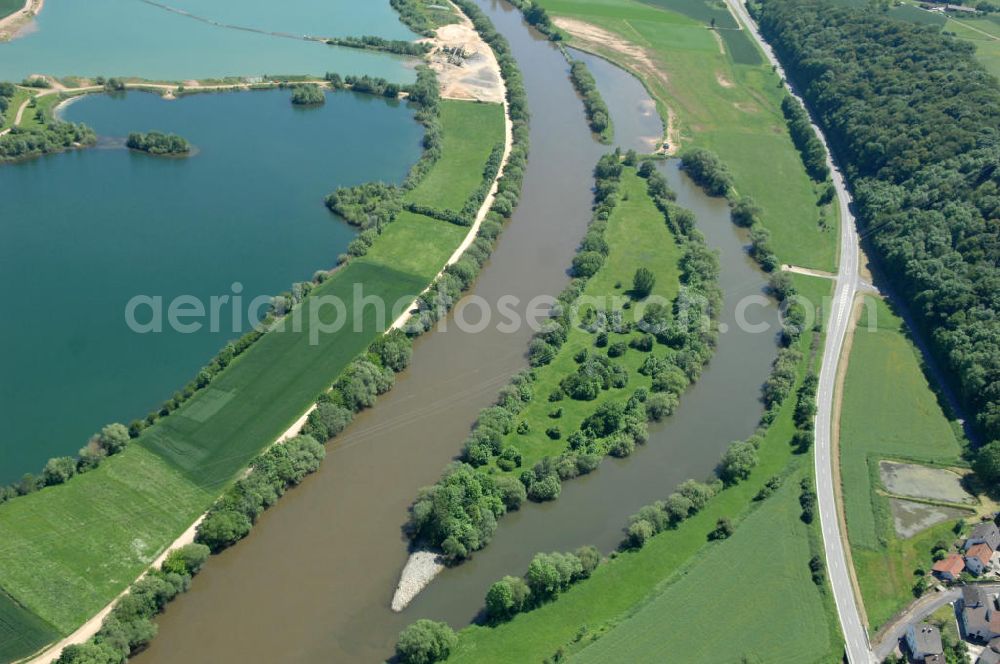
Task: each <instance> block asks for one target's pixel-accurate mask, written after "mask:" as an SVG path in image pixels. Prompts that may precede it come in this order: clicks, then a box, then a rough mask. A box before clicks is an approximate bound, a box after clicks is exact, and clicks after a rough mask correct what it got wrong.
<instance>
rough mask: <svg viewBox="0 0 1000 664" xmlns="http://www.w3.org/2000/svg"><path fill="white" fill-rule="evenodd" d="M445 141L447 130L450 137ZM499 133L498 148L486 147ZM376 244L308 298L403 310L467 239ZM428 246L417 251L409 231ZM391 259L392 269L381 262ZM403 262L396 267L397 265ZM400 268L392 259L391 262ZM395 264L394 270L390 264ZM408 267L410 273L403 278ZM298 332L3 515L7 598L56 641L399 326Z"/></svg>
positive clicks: (436, 225)
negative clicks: (112, 452)
mask: <svg viewBox="0 0 1000 664" xmlns="http://www.w3.org/2000/svg"><path fill="white" fill-rule="evenodd" d="M446 130H447V127H446ZM496 138H497V137H496V136H492V137H490V140H491V141H495V140H496ZM402 221H403V226H402V228H401V229H399V230H398V231H393V232H390V233H386V235H385V236H384V237H381V238H379V240H378V242H376V244H375V245H374V247H373V248H372V250H371V252H370V255H369V256H368V257H366V259H365V260H358V261H353V262H352V263H351V264H349V265H348V266H346V267H345V268H343V269H342V270H340V271H338V272H337V273H336V274H335V275H334V276H333V277H332V278H330V279H328V280H327V281H326V282H324V283H323V284H322V285H320V286H319V287H317V288H316V289H315V291H314V292H313V295H314V297H313V298H312V299H311V301H313V302H316V301H318V296H324V295H325V296H336V297H339V298H340V299H341V300H342V301H343V302H344V303H345V304H346V307H347V311H346V313H347V315H348V317H349V316H350V315H351V313H353V311H354V306H355V304H354V298H353V291H354V286H355V284H364V286H365V288H366V294H368V295H374V294H378V295H380V296H381V297H382V298H383V299H384V301H385V302H387V303H388V304H389V305H392V304H393V303H395V302H397V301H409V300H412V298H413V297H414V296H415V295H416V294H417V293H419V292H420V291H421V290H422V289H423V287H424V286H425V285H426V284H427V281H428V279H430V278H432V277H433V275H434V274H436V273H437V271H438V270H439V269H440V268H441V265H442V263H443V262H444V260H445V258H446V257H447V256H448V255H450V253H451V252H452V251H453V250H454V247H455V246H456V245H457V244H458V242H459V241H460V237H461V236H462V234H461V233H456V229H455V228H453V227H451V226H450V225H449V224H443V223H440V222H437V221H435V220H431V219H426V218H406V219H403V220H402ZM419 223H423V224H424V225H423V226H422V227H421V228H420V235H421V240H422V245H421V246H422V247H424V248H425V249H426V248H429V247H433V248H434V250H433V251H423V252H421V253H415V252H413V247H412V246H411V245H412V238H413V236H414V235H415V231H414V229H413V226H414V225H416V224H419ZM382 252H385V253H384V256H386V258H385V259H382V260H380V259H379V257H380V256H381V255H383V254H382ZM404 255H405V256H408V261H406V262H405V265H400V262H399V261H398V260H394V259H395V258H397V257H399V256H404ZM393 261H394V262H393ZM390 262H392V263H391V264H393V265H395V266H396V267H388V266H387V265H388V264H390ZM399 267H403V268H405V269H399ZM296 311H298V312H300V313H301V314H302V315H303V320H302V326H301V328H300V329H299V330H298V331H296V330H294V329H287V328H291V327H294V325H292V324H291V322H289V324H288V325H284V324H282V325H281V330H279V331H276V332H273V333H270V334H266V335H264V336H263V337H262V338H261V339H260V341H258V342H257V343H256V344H254V345H253V346H252V347H251V348H250V349H249V350H248V351H247V352H246V353H245V354H243V355H241V356H240V357H238V358H237V359H236V360H234V361H233V362H232V364H231V365H230V366H229V367H227V369H226V370H225V371H223V372H222V373H221V374H220V375H219V376H218V377H217V378H216V379H215V380H213V381H212V383H211V386H210V387H208V388H207V389H204V390H200V391H199V392H197V393H196V394H195V395H194V396H193V397H192V398H191V399H190V400H189V401H188V402H187V403H185V405H184V406H182V407H181V408H180V409H179V410H177V411H176V412H175V413H174V414H173V415H172V416H171V417H167V418H163V419H162V420H159V421H158V422H157V423H156V424H155V425H154V426H152V427H151V428H149V429H147V430H146V431H145V432H144V433H143V435H142V436H141V437H140V438H139V439H138V440H137V441H136V443H134V444H132V445H130V446H129V447H128V448H127V449H126V450H125V451H124V452H123V453H122V454H121V455H118V456H116V457H115V458H113V459H110V460H109V461H108V462H106V463H105V464H102V465H101V467H100V468H98V469H96V470H94V471H91V472H90V473H87V474H85V475H82V476H80V477H77V478H74V480H73V481H72V482H69V483H67V484H65V485H61V486H57V487H50V488H47V489H45V490H44V491H40V492H38V493H36V494H32V495H30V496H25V497H23V498H18V499H16V500H14V501H11V502H10V503H8V504H5V505H4V506H3V507H2V508H0V549H2V550H3V558H4V562H5V564H4V566H3V569H2V571H0V587H3V588H4V589H5V590H6V591H7V592H9V593H11V595H12V596H14V597H16V598H17V599H18V600H19V601H20V602H22V603H23V604H24V605H25V606H27V607H28V608H30V609H32V610H34V611H35V612H36V613H38V614H39V615H40V616H43V617H45V618H46V619H48V620H49V621H50V622H52V623H53V624H54V625H56V626H57V627H58V628H59V629H60V630H61V631H63V632H69V631H71V630H72V629H73V628H75V627H76V626H77V625H79V624H80V623H81V622H83V621H84V620H85V619H86V618H87V617H89V616H90V615H92V614H93V613H95V612H96V611H97V610H98V609H100V608H101V607H102V606H103V605H104V604H106V603H107V601H108V600H109V599H110V598H111V597H113V596H114V595H115V594H117V593H118V592H120V590H121V589H122V588H124V587H125V586H126V585H127V584H128V583H129V582H130V581H131V580H132V579H134V578H135V577H136V576H137V575H138V574H139V573H140V572H141V571H142V570H143V569H144V568H145V567H146V565H148V564H149V562H150V561H151V560H152V559H153V558H155V556H156V555H157V554H158V553H159V552H160V551H161V550H162V548H163V547H164V546H165V545H166V544H167V543H169V542H170V541H172V540H173V539H174V538H175V537H176V536H177V535H178V534H179V533H180V532H182V531H183V530H184V528H186V527H187V526H188V525H189V524H190V523H191V522H192V521H194V519H195V518H196V517H197V516H198V515H199V514H201V513H202V512H204V511H205V509H206V508H207V507H208V506H209V504H210V503H211V501H212V499H213V498H214V497H215V496H216V495H218V493H219V491H220V490H221V488H222V487H223V486H224V485H226V484H227V483H229V482H230V481H231V480H232V479H233V477H235V475H236V474H237V473H239V472H240V471H241V470H242V469H243V468H245V467H246V465H247V462H248V461H249V460H250V459H251V458H253V457H254V456H255V455H256V454H257V453H259V452H260V450H261V449H262V448H263V447H264V446H266V445H268V444H269V443H271V442H272V441H274V440H275V439H276V438H277V437H278V435H280V434H281V433H282V432H283V431H285V430H286V429H287V428H288V426H289V425H291V424H292V422H293V421H294V420H295V418H296V417H297V416H298V415H299V414H300V413H302V412H303V411H304V410H305V409H306V408H307V407H308V406H309V404H310V403H312V402H313V401H314V400H315V398H316V395H317V394H319V393H320V392H322V391H323V390H325V389H326V388H328V387H329V386H330V383H331V382H332V380H333V379H334V377H336V376H337V375H338V374H340V372H341V371H342V370H343V369H344V367H346V366H347V365H348V363H349V362H350V361H351V360H352V359H353V358H354V357H355V356H356V355H357V354H358V353H360V352H361V351H363V350H364V349H365V348H366V347H367V345H368V344H369V343H370V342H371V341H372V340H373V339H374V338H375V337H376V336H378V335H379V334H381V332H382V331H384V330H385V328H386V327H387V326H388V324H389V323H390V322H391V321H388V320H378V319H377V318H376V315H375V309H374V308H373V307H368V308H367V309H366V311H365V313H364V315H362V316H361V317H360V318H359V319H358V323H359V329H358V330H357V331H356V330H354V329H352V326H351V325H350V324H348V325H347V326H345V327H344V329H342V330H341V331H340V332H338V333H336V334H329V333H328V334H318V335H317V341H318V343H316V344H315V345H313V344H311V343H310V338H309V337H310V333H311V332H314V331H318V329H319V326H320V324H322V323H323V322H326V323H330V322H332V317H333V315H334V314H333V308H332V307H328V308H327V309H326V310H325V311H317V312H316V313H317V319H316V321H311V320H309V318H310V316H309V315H308V314H309V313H310V310H309V309H308V308H307V307H304V306H302V307H300V308H299V309H297V310H296Z"/></svg>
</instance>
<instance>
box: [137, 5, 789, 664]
mask: <svg viewBox="0 0 1000 664" xmlns="http://www.w3.org/2000/svg"><path fill="white" fill-rule="evenodd" d="M480 4H481V6H482V7H483V8H484V9H485V10H486V11H487V12H488V13H489V15H490V16H491V18H492V19H493V21H494V23H495V25H496V26H497V28H498V29H499V30H500V31H501V32H502V33H503V34H504V35H505V36H506V37H507V38H508V40H509V41H510V42H511V45H512V47H513V51H514V53H515V55H516V57H517V58H518V60H519V62H520V63H521V66H522V70H523V72H524V77H525V84H526V87H527V91H528V96H529V102H530V105H531V112H532V121H531V141H532V144H531V157H530V160H529V164H528V168H527V173H526V178H525V186H524V192H523V196H522V200H521V204H520V206H519V207H518V209H517V211H516V212H515V214H514V217H513V219H512V220H511V222H510V224H509V226H508V228H507V229H506V230H505V232H504V234H503V236H502V238H501V240H500V243H499V245H498V247H497V249H496V252H495V253H494V256H493V259H492V261H491V263H490V264H489V265H488V266H487V267H486V269H484V271H483V273H482V275H481V277H480V279H479V281H478V283H477V285H476V287H475V290H474V293H475V294H476V295H479V296H481V297H483V298H485V299H486V300H487V301H489V302H495V301H496V300H497V299H498V298H499V297H500V296H501V295H514V296H516V297H518V298H519V299H520V301H521V303H522V305H523V304H525V303H527V301H528V300H530V299H531V298H532V297H533V296H535V295H539V294H551V295H554V294H557V293H558V292H559V291H560V290H561V288H562V287H563V286H564V285H565V283H566V282H567V280H568V277H567V274H566V271H565V269H566V267H567V266H568V265H569V263H570V260H571V258H572V255H573V253H574V251H575V247H576V244H577V242H578V241H579V239H580V237H581V236H582V235H583V232H584V229H585V227H586V224H587V221H588V219H589V216H590V202H591V192H590V187H591V185H592V176H591V169H592V167H593V165H594V163H595V162H596V160H597V159H598V157H599V156H600V155H601V154H602V153H603V152H605V151H606V150H607V149H608V148H607V147H606V146H601V145H600V144H598V143H596V142H595V141H594V140H593V137H592V136H591V135H590V132H589V130H588V129H587V126H586V121H585V118H584V116H583V111H582V106H581V104H580V102H579V100H578V99H577V97H576V95H575V93H574V91H573V89H572V86H571V85H570V83H569V81H568V79H567V72H568V66H567V64H566V62H565V60H564V59H563V57H562V55H561V54H560V53H559V51H558V50H556V49H555V48H554V47H553V46H552V45H550V44H549V43H548V42H546V41H545V40H544V39H543V38H542V37H541V36H540V35H538V34H537V33H535V32H534V31H533V30H530V29H528V28H527V27H526V26H525V25H524V24H523V23H522V21H521V19H520V15H519V13H517V12H516V11H514V10H513V9H512V8H511V7H510V6H509V5H506V4H504V3H501V2H496V1H488V0H482V1H481V3H480ZM594 73H595V77H596V78H597V80H598V84H599V86H600V88H601V89H602V91H605V96H606V98H607V101H608V103H609V107H610V108H611V110H612V116H613V120H614V122H615V126H616V129H617V134H618V135H617V140H618V141H619V142H620V143H621V144H622V145H625V146H626V147H630V146H632V145H634V144H635V143H636V142H637V141H640V140H642V137H643V136H648V135H649V132H650V131H653V133H654V135H655V133H656V131H658V129H657V128H655V127H654V128H651V126H650V124H648V123H646V124H644V123H643V122H641V121H638V120H636V121H632V120H629V121H625V120H622V119H619V117H618V116H616V115H615V114H616V113H621V112H623V111H622V109H635V108H642V107H644V106H645V105H647V104H648V103H649V100H648V99H647V98H645V91H644V90H643V88H642V86H641V85H639V84H638V82H636V81H634V79H632V82H631V83H628V82H627V81H629V80H630V78H629V75H628V74H627V73H625V72H624V71H622V70H619V69H617V68H614V67H611V66H610V65H609V66H607V67H599V68H595V71H594ZM611 91H614V93H612V92H611ZM629 91H631V92H629ZM612 94H614V96H613V97H612V96H611V95H612ZM630 95H631V96H630ZM630 127H636V128H638V129H636V130H632V129H630ZM632 131H636V132H637V133H638V135H635V134H631V135H630V133H629V132H632ZM661 167H662V168H663V170H664V172H665V174H666V175H667V177H668V178H669V180H670V183H671V185H672V186H673V187H674V189H675V190H676V191H677V193H678V197H679V202H680V203H681V204H682V205H684V206H685V207H688V208H690V209H691V210H693V211H694V212H695V213H696V215H697V217H698V222H699V227H700V228H701V230H702V231H703V232H704V233H705V235H706V237H707V239H708V242H709V244H710V245H711V246H712V247H713V248H716V249H718V250H719V251H720V254H721V258H722V266H723V269H722V287H723V289H724V291H725V308H724V312H723V314H722V318H721V322H722V323H723V324H725V325H726V326H727V329H728V331H726V332H725V333H723V334H721V336H720V340H719V347H718V350H717V353H716V355H715V357H714V358H713V360H712V362H711V364H710V366H709V367H708V369H707V370H706V371H705V373H704V375H703V377H702V379H701V380H700V381H699V383H697V384H696V385H694V386H693V387H692V388H691V389H690V390H689V392H688V393H687V394H686V395H685V396H684V397H683V398H682V401H681V406H680V408H679V409H678V411H677V413H676V414H675V415H674V416H673V417H672V418H670V419H669V420H668V421H666V422H664V423H663V424H660V425H654V426H651V427H650V434H651V435H650V441H649V443H648V444H647V445H645V446H644V447H642V448H641V449H639V450H637V451H636V453H635V454H634V455H633V456H632V457H631V458H629V459H625V460H620V461H619V460H608V461H605V462H604V463H603V464H602V465H601V467H600V469H599V470H598V471H597V472H595V473H593V474H592V475H590V476H588V477H586V478H583V479H577V480H573V481H569V482H567V483H565V484H564V487H563V491H562V495H561V497H560V498H559V499H558V500H557V501H555V502H553V503H549V504H545V505H534V504H528V505H526V506H525V507H524V508H522V509H521V510H520V511H519V512H517V513H514V514H511V515H508V516H507V517H505V518H504V519H503V520H502V521H501V524H500V528H499V530H498V532H497V534H496V536H495V538H494V540H493V542H492V543H491V544H490V545H489V547H488V548H487V549H485V550H484V551H482V552H479V553H477V554H476V555H475V557H474V558H473V559H472V560H470V561H468V562H466V563H465V564H463V565H461V566H459V567H457V568H454V569H449V570H446V571H445V572H444V573H442V574H441V575H440V576H439V577H438V579H437V580H435V581H434V582H433V583H432V584H431V585H430V586H429V587H428V588H427V589H426V590H425V591H424V592H423V593H422V594H421V595H420V596H418V597H417V599H416V600H415V601H414V603H413V604H412V605H411V606H410V607H409V608H408V609H407V610H405V611H404V612H403V613H401V614H394V613H392V612H391V611H390V609H389V601H390V598H391V596H392V592H393V589H394V587H395V584H396V581H397V578H398V575H399V571H400V569H401V568H402V566H403V564H404V562H405V560H406V557H407V549H406V541H405V539H404V538H403V536H402V534H401V530H400V527H401V526H402V524H403V522H404V521H405V519H406V509H407V506H408V505H409V504H410V502H411V501H412V499H413V497H414V496H415V494H416V492H417V490H418V488H419V487H421V486H424V485H427V484H430V483H432V482H434V481H435V480H436V479H437V477H438V476H439V475H440V472H441V470H442V468H443V467H444V465H445V464H446V463H447V462H448V461H449V460H450V459H452V458H453V457H454V455H456V454H457V453H458V451H459V449H460V447H461V443H462V440H463V439H464V437H465V435H466V434H467V433H468V431H469V427H470V425H471V424H472V422H473V421H474V419H475V415H476V412H477V411H478V410H479V409H480V408H482V407H484V406H487V405H489V404H490V403H491V402H492V401H493V399H494V398H495V396H496V392H497V390H498V389H499V388H500V387H501V386H502V385H503V384H504V383H505V382H506V380H507V379H508V377H509V376H510V375H511V374H512V373H514V372H516V371H517V370H519V369H521V368H523V367H525V366H526V361H525V357H524V352H525V349H526V346H527V341H528V338H529V336H530V333H531V330H530V329H528V328H527V327H526V326H523V328H522V329H520V330H519V331H517V332H514V333H504V332H500V331H497V330H496V329H495V328H493V327H492V326H491V327H489V328H487V330H486V331H483V332H479V333H476V334H469V333H464V332H462V331H461V330H459V329H458V328H457V327H456V326H455V325H450V326H448V328H447V329H446V330H444V331H441V330H439V331H436V332H433V333H430V334H427V335H425V336H424V337H422V338H421V339H420V340H419V341H418V343H417V344H416V348H415V352H414V358H413V363H412V365H411V367H410V369H409V370H408V371H407V372H406V373H405V374H403V375H401V376H400V377H399V379H398V380H397V383H396V387H395V388H394V389H393V390H392V391H391V392H390V393H389V394H387V395H385V396H384V397H382V398H381V399H380V400H379V402H378V404H377V406H376V407H375V408H372V409H371V410H369V411H367V412H365V413H364V414H363V415H361V416H360V417H359V418H358V419H357V420H356V421H355V423H354V424H353V425H352V426H351V428H350V429H349V430H348V431H347V432H345V434H343V435H341V437H339V438H338V439H337V440H336V441H335V442H334V443H332V444H331V446H330V448H329V453H328V455H327V459H326V461H325V463H324V465H323V467H322V469H321V470H320V471H319V473H317V474H316V475H314V476H313V477H311V478H309V479H308V480H307V481H306V482H305V483H304V484H303V486H301V487H300V488H298V489H296V490H295V491H292V492H290V493H289V494H288V495H286V497H285V498H283V499H282V501H281V502H280V503H279V504H278V505H277V506H276V507H274V508H272V509H271V510H270V511H269V512H267V513H266V514H265V515H264V516H263V517H262V518H261V520H260V521H259V523H258V525H257V527H256V528H255V529H254V531H253V533H252V534H251V536H250V537H249V538H247V540H245V541H244V542H241V543H240V544H239V545H237V546H235V547H234V548H232V549H231V550H229V551H227V552H225V553H224V554H222V555H220V556H217V557H215V558H213V560H212V561H211V562H210V564H209V565H208V566H207V568H206V569H205V571H203V572H202V574H201V575H200V576H199V577H198V579H197V580H196V582H195V583H194V585H193V587H192V588H191V590H190V591H189V592H188V593H187V594H185V595H183V596H181V597H179V598H178V599H177V600H176V601H175V602H174V603H173V604H171V605H170V607H169V608H168V610H167V611H166V613H165V614H164V615H163V616H162V617H161V618H160V619H159V621H158V622H159V626H160V635H159V637H158V638H157V639H156V640H155V641H154V642H153V643H152V645H151V647H150V648H149V649H148V650H147V651H146V652H144V653H143V654H141V655H139V657H137V658H136V661H137V662H138V663H140V664H154V663H155V664H158V663H160V662H164V663H167V662H176V661H244V662H272V661H282V662H316V661H336V662H348V661H350V662H363V661H380V660H382V659H384V658H386V657H388V656H389V655H390V654H391V652H392V646H393V644H394V642H395V638H396V635H397V634H398V632H399V630H400V629H402V628H403V627H404V626H405V625H407V624H409V623H410V622H412V621H413V620H415V619H417V618H420V617H430V618H434V619H439V620H447V621H448V622H450V623H451V624H452V625H454V626H455V627H461V626H463V625H465V624H467V623H468V622H469V621H470V620H471V619H472V618H473V617H474V616H475V614H476V613H477V611H478V610H479V608H480V607H481V606H482V601H483V596H484V594H485V591H486V589H487V588H488V587H489V585H490V584H491V583H492V582H493V581H495V580H496V579H498V578H499V577H501V576H503V575H504V574H521V573H523V571H524V569H525V568H526V567H527V564H528V561H529V560H530V558H531V557H532V556H533V555H534V553H536V552H538V551H548V550H557V551H559V550H568V549H573V548H575V547H577V546H580V545H582V544H595V545H597V546H598V547H600V548H601V549H602V550H603V551H605V552H607V551H610V550H611V549H612V548H613V547H614V546H615V544H617V542H618V541H619V540H620V538H621V527H622V526H623V525H624V524H625V521H626V519H627V517H628V515H629V514H630V513H632V512H634V511H635V510H636V509H637V508H638V507H639V506H641V505H643V504H646V503H648V502H651V501H652V500H655V499H658V498H662V497H665V496H666V495H667V494H668V493H669V492H670V491H671V489H672V487H673V486H674V485H676V484H677V483H678V482H680V481H683V480H684V479H686V478H688V477H697V478H703V477H705V476H707V475H708V474H709V473H710V472H711V470H712V468H713V466H714V465H715V463H716V462H717V461H718V459H719V458H720V456H721V453H722V451H723V450H724V449H725V447H726V446H727V445H728V444H729V443H730V441H732V440H734V439H738V438H743V437H746V436H747V435H749V434H750V433H751V432H752V431H753V429H754V426H755V424H756V422H757V419H758V417H759V416H760V413H761V405H760V403H759V400H758V395H759V391H758V388H759V385H760V383H761V381H762V380H763V378H764V377H765V376H766V374H767V371H768V367H769V364H770V362H771V360H772V359H773V357H774V355H775V352H776V345H775V336H774V332H775V330H776V321H777V312H776V310H775V308H774V307H773V305H765V306H761V307H757V308H755V309H753V310H752V311H751V313H750V317H752V318H753V319H754V320H757V321H764V322H767V323H769V324H770V325H771V331H770V332H767V333H757V334H752V333H748V332H744V331H741V330H740V328H739V327H738V326H737V325H735V324H734V318H735V314H734V308H735V306H736V303H737V301H738V300H739V299H740V298H742V297H743V296H747V295H760V293H761V288H762V287H763V285H764V279H763V277H762V276H761V274H760V272H758V270H757V269H756V267H755V266H754V265H753V263H752V262H751V261H750V260H749V259H748V258H747V256H746V254H745V247H744V244H745V238H744V237H743V236H742V235H741V233H740V232H739V231H738V230H736V229H735V228H734V227H733V226H732V224H731V223H730V221H729V215H728V208H727V206H726V204H725V202H724V201H722V200H719V199H710V198H708V197H706V196H704V195H703V194H702V193H701V192H700V190H698V189H696V188H695V187H694V186H693V185H691V183H690V182H689V181H688V180H687V179H686V178H685V177H684V176H683V175H682V174H680V173H679V171H678V170H677V166H676V163H675V162H664V163H663V164H662V165H661ZM459 309H461V307H459ZM522 311H523V306H522ZM472 319H473V320H474V319H475V314H473V315H472Z"/></svg>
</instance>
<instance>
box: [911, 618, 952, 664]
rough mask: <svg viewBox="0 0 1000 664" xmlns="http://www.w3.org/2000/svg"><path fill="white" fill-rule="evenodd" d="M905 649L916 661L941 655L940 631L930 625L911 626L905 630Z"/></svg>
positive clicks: (942, 649) (942, 650)
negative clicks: (907, 649)
mask: <svg viewBox="0 0 1000 664" xmlns="http://www.w3.org/2000/svg"><path fill="white" fill-rule="evenodd" d="M906 647H907V648H909V649H910V655H911V656H912V657H913V659H915V660H917V661H921V660H925V661H926V659H927V658H928V657H934V656H935V655H941V654H942V653H943V652H944V648H942V647H941V630H939V629H938V628H937V627H935V626H934V625H931V624H930V623H919V624H911V625H910V626H909V627H907V628H906ZM931 661H933V660H931Z"/></svg>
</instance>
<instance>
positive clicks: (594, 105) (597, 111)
mask: <svg viewBox="0 0 1000 664" xmlns="http://www.w3.org/2000/svg"><path fill="white" fill-rule="evenodd" d="M569 77H570V80H571V81H573V87H575V88H576V91H577V93H579V95H580V96H581V97H583V107H584V109H585V110H586V112H587V120H588V121H589V122H590V129H591V131H593V132H594V133H595V134H599V135H600V137H601V142H602V143H610V142H611V113H610V112H609V111H608V105H607V104H605V103H604V99H603V98H602V97H601V93H600V91H599V90H598V89H597V81H595V80H594V76H593V74H591V73H590V70H589V69H587V64H586V63H585V62H583V61H582V60H570V66H569Z"/></svg>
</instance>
